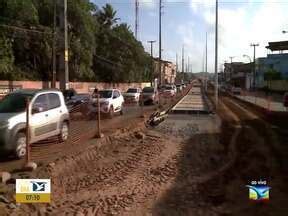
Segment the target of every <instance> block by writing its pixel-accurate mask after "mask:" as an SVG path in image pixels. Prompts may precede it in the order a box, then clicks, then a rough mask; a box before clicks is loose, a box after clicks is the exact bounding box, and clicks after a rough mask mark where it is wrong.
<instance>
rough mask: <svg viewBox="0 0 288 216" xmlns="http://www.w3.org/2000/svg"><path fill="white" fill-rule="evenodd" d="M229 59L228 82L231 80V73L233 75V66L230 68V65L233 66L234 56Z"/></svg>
mask: <svg viewBox="0 0 288 216" xmlns="http://www.w3.org/2000/svg"><path fill="white" fill-rule="evenodd" d="M229 58H230V75H229V80H231V78H232V73H233V66H232V64H233V58H235V56H230V57H229Z"/></svg>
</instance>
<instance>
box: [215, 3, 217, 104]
mask: <svg viewBox="0 0 288 216" xmlns="http://www.w3.org/2000/svg"><path fill="white" fill-rule="evenodd" d="M215 10H216V11H215V14H216V17H215V18H216V19H215V106H216V109H217V107H218V71H217V70H218V0H216V8H215Z"/></svg>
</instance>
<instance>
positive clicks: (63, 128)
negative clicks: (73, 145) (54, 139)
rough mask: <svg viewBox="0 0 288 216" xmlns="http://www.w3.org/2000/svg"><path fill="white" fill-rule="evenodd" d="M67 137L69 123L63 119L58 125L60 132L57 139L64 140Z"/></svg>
mask: <svg viewBox="0 0 288 216" xmlns="http://www.w3.org/2000/svg"><path fill="white" fill-rule="evenodd" d="M68 137H69V124H68V122H66V121H64V122H62V124H61V127H60V134H59V141H60V142H65V141H66V140H67V139H68Z"/></svg>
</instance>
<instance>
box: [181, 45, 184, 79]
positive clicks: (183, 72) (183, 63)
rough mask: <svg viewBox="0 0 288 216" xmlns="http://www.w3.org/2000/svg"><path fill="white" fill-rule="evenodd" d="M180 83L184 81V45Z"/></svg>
mask: <svg viewBox="0 0 288 216" xmlns="http://www.w3.org/2000/svg"><path fill="white" fill-rule="evenodd" d="M181 69H182V82H183V81H184V45H183V46H182V67H181Z"/></svg>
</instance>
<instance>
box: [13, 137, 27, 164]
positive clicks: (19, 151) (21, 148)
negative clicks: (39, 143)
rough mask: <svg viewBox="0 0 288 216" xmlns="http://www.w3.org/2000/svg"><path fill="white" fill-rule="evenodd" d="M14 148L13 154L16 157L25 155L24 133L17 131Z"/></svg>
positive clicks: (19, 157)
mask: <svg viewBox="0 0 288 216" xmlns="http://www.w3.org/2000/svg"><path fill="white" fill-rule="evenodd" d="M15 142H16V149H15V156H16V158H17V159H21V158H23V157H24V156H25V155H26V134H25V133H18V134H17V135H16V140H15Z"/></svg>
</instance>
